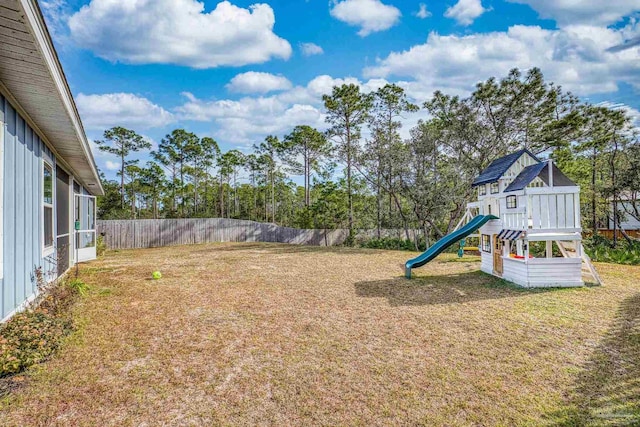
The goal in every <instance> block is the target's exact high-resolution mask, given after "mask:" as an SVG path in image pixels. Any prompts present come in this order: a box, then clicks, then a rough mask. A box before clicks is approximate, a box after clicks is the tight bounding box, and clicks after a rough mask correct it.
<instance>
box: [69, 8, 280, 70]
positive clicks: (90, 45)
mask: <svg viewBox="0 0 640 427" xmlns="http://www.w3.org/2000/svg"><path fill="white" fill-rule="evenodd" d="M204 7H205V6H204V3H202V2H199V1H197V0H128V1H121V0H92V1H91V2H90V3H89V4H88V5H85V6H83V7H82V8H81V9H80V10H79V11H78V12H77V13H75V14H74V15H73V16H71V18H70V19H69V28H70V30H71V36H72V38H73V40H74V41H75V42H76V43H77V44H78V45H79V46H81V47H83V48H86V49H90V50H91V51H93V52H94V53H95V54H96V55H97V56H99V57H101V58H104V59H107V60H110V61H122V62H126V63H133V64H148V63H155V64H177V65H185V66H189V67H193V68H213V67H219V66H241V65H246V64H256V63H263V62H266V61H268V60H270V59H271V58H273V57H278V58H283V59H288V58H289V56H290V55H291V45H290V44H289V42H287V41H286V40H284V39H282V38H280V37H278V36H277V35H276V34H275V33H274V32H273V26H274V24H275V16H274V13H273V9H271V7H270V6H269V5H268V4H255V5H253V6H250V7H249V9H243V8H240V7H237V6H234V5H233V4H231V3H230V2H229V1H222V2H220V3H218V4H217V6H216V7H215V9H214V10H212V11H210V12H208V13H207V12H205V9H204Z"/></svg>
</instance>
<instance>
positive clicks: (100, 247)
mask: <svg viewBox="0 0 640 427" xmlns="http://www.w3.org/2000/svg"><path fill="white" fill-rule="evenodd" d="M106 250H107V244H106V243H105V242H104V236H102V235H98V238H97V239H96V255H98V256H102V255H104V253H105V251H106Z"/></svg>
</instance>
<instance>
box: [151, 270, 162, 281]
mask: <svg viewBox="0 0 640 427" xmlns="http://www.w3.org/2000/svg"><path fill="white" fill-rule="evenodd" d="M151 277H153V280H159V279H161V278H162V273H160V272H159V271H154V272H153V274H152V275H151Z"/></svg>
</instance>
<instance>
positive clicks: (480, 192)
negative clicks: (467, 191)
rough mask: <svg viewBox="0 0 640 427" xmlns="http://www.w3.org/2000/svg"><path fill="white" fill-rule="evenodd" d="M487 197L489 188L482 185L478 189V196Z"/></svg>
mask: <svg viewBox="0 0 640 427" xmlns="http://www.w3.org/2000/svg"><path fill="white" fill-rule="evenodd" d="M486 195H487V186H486V185H481V186H480V187H478V196H486Z"/></svg>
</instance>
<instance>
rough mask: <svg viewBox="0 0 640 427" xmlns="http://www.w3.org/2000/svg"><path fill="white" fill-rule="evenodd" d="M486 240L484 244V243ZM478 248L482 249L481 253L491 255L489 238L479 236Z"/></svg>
mask: <svg viewBox="0 0 640 427" xmlns="http://www.w3.org/2000/svg"><path fill="white" fill-rule="evenodd" d="M485 238H486V240H487V241H486V242H485ZM480 246H481V248H482V252H486V253H489V254H490V253H491V250H492V245H491V236H490V235H488V234H483V235H481V236H480Z"/></svg>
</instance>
